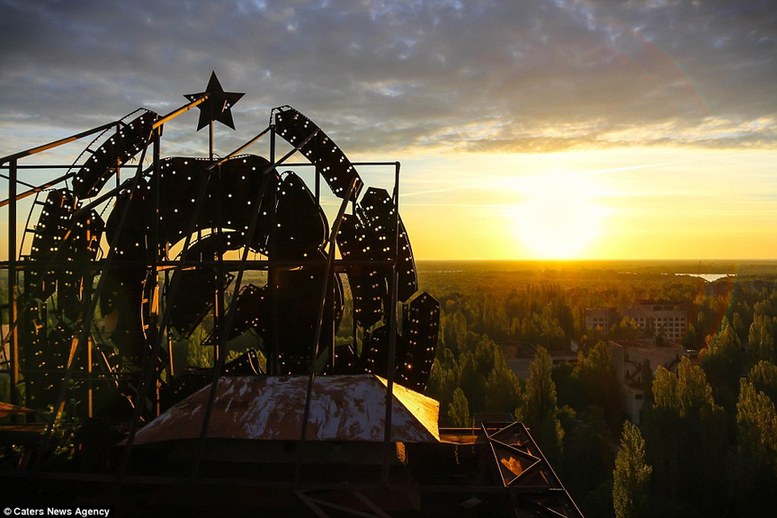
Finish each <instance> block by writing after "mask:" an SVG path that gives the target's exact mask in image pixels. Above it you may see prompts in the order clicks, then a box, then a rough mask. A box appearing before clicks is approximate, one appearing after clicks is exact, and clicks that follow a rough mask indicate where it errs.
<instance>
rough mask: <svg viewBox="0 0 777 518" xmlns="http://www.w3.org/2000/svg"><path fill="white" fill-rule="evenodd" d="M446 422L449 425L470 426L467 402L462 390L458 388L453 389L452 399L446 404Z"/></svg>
mask: <svg viewBox="0 0 777 518" xmlns="http://www.w3.org/2000/svg"><path fill="white" fill-rule="evenodd" d="M448 422H449V423H450V424H451V426H458V427H462V428H464V427H469V426H472V422H471V420H470V417H469V402H468V401H467V396H465V395H464V391H463V390H461V389H460V388H457V389H456V390H454V391H453V401H452V402H451V403H450V404H449V405H448Z"/></svg>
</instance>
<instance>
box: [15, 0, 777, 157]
mask: <svg viewBox="0 0 777 518" xmlns="http://www.w3.org/2000/svg"><path fill="white" fill-rule="evenodd" d="M0 15H2V20H3V22H2V24H3V30H2V31H0V48H1V49H2V51H0V52H2V54H1V56H2V63H0V65H1V66H0V106H1V107H2V108H1V109H0V112H1V113H0V137H2V141H3V143H2V144H0V145H2V147H3V149H2V150H1V151H0V152H3V153H5V152H10V151H12V150H15V149H17V148H18V147H16V146H19V145H20V144H21V142H19V139H18V138H17V135H19V134H21V133H20V132H21V131H25V130H26V129H28V128H41V127H45V128H48V129H51V131H53V132H60V134H62V133H67V132H69V131H71V130H74V129H82V128H84V127H88V126H90V125H95V124H97V123H100V122H103V121H105V120H111V119H115V118H118V117H120V116H121V115H123V114H125V113H127V112H129V111H131V110H133V109H135V108H137V107H138V106H141V105H144V106H147V107H149V108H152V109H158V110H160V111H166V110H167V109H170V108H171V107H174V106H176V105H177V104H180V103H182V102H183V97H182V94H184V93H190V92H192V91H197V90H199V89H201V88H202V87H203V86H204V84H205V82H206V80H207V76H208V74H209V73H210V70H212V69H215V70H216V71H217V73H218V74H219V76H220V78H221V80H222V83H223V84H224V86H225V88H227V89H229V90H236V91H245V92H247V93H248V95H247V96H246V97H245V98H244V100H242V101H241V102H240V103H239V104H238V105H237V106H236V107H235V120H236V123H237V125H238V130H239V131H238V132H237V133H235V134H230V135H229V136H225V137H223V138H224V139H226V141H225V142H224V145H225V146H226V147H230V145H231V144H232V143H237V142H238V141H239V140H240V139H242V138H243V137H244V136H245V135H250V134H252V132H253V129H255V128H259V127H261V126H263V125H265V124H266V121H267V117H268V114H269V109H270V108H271V107H272V106H276V105H280V104H287V103H288V104H292V105H294V106H295V107H297V108H298V109H300V110H301V111H303V112H306V113H307V114H309V115H310V116H311V117H312V118H313V119H314V120H316V121H317V122H319V123H320V124H321V125H322V126H323V127H324V128H325V129H326V130H327V131H328V132H329V133H331V134H332V135H333V137H334V138H335V139H336V140H337V141H338V142H339V143H340V144H341V146H342V147H344V148H345V149H346V150H348V151H349V152H357V153H362V152H373V151H374V152H385V151H390V150H400V149H402V150H407V149H413V148H416V147H418V146H424V147H427V148H430V149H432V148H440V149H449V150H463V151H489V152H491V151H521V152H548V151H557V150H563V149H570V148H580V147H606V146H621V145H635V144H676V145H694V146H697V145H704V146H710V147H736V146H748V147H770V148H773V147H775V144H776V143H777V122H776V121H777V91H775V88H774V85H775V84H777V10H775V9H773V8H771V6H770V3H769V2H762V1H756V0H753V1H743V2H717V1H714V2H713V1H696V2H692V3H691V2H674V1H671V2H670V1H652V0H651V1H633V2H594V1H584V0H556V1H544V0H532V1H527V2H503V1H496V0H493V1H486V0H480V1H472V2H469V1H468V2H458V1H443V0H439V1H422V0H417V1H412V2H400V1H397V2H392V1H378V0H375V1H369V0H365V1H362V2H350V1H334V0H333V1H324V0H322V1H319V2H285V1H280V0H266V1H258V0H255V1H250V0H238V1H233V2H206V3H202V2H170V1H151V0H141V1H136V2H103V1H99V2H98V1H96V0H84V1H79V2H61V1H54V0H51V1H42V0H41V1H29V0H2V1H0ZM192 124H194V123H192Z"/></svg>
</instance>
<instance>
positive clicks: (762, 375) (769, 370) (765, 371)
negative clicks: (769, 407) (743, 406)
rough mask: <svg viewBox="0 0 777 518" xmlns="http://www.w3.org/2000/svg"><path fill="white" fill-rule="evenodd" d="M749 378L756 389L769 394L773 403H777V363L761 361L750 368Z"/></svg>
mask: <svg viewBox="0 0 777 518" xmlns="http://www.w3.org/2000/svg"><path fill="white" fill-rule="evenodd" d="M747 379H748V380H750V382H751V383H752V384H753V386H754V387H755V388H756V390H759V391H761V392H763V393H764V394H766V395H767V396H769V398H770V399H771V400H772V403H774V404H775V405H777V365H775V364H773V363H772V362H768V361H760V362H758V363H756V364H755V365H753V368H752V369H750V373H749V374H748V375H747ZM740 394H741V389H740Z"/></svg>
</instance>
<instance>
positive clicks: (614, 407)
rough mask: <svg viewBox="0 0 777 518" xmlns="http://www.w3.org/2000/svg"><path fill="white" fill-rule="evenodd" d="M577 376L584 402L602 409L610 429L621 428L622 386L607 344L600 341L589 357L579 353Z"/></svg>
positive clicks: (576, 368) (589, 353)
mask: <svg viewBox="0 0 777 518" xmlns="http://www.w3.org/2000/svg"><path fill="white" fill-rule="evenodd" d="M575 375H576V376H577V378H578V379H579V380H580V386H581V389H582V396H583V401H584V402H585V403H586V404H587V405H598V406H600V407H602V408H603V409H604V412H605V414H606V415H607V422H608V423H609V424H610V427H611V428H612V429H613V430H617V429H618V428H620V423H621V420H622V417H621V415H622V412H621V406H620V390H621V386H620V383H618V377H617V375H616V374H615V369H614V368H613V366H612V358H611V356H610V350H609V348H608V347H607V344H606V343H604V342H603V341H599V342H598V343H597V344H596V345H595V346H594V347H593V348H592V349H591V350H590V351H589V352H588V354H587V355H584V354H583V353H582V352H581V353H579V354H578V355H577V366H576V367H575ZM615 433H617V431H616V432H615Z"/></svg>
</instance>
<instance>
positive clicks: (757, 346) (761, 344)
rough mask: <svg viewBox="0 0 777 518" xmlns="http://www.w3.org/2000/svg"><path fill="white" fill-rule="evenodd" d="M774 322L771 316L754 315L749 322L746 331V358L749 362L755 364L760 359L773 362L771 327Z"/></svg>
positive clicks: (773, 347)
mask: <svg viewBox="0 0 777 518" xmlns="http://www.w3.org/2000/svg"><path fill="white" fill-rule="evenodd" d="M773 327H774V322H773V320H772V318H771V317H768V316H764V315H756V316H755V318H754V319H753V323H752V324H750V331H749V333H748V339H747V345H748V358H749V360H750V363H751V364H756V363H758V362H759V361H761V360H766V361H770V362H774V361H776V360H777V356H776V355H775V346H774V334H773V333H772V328H773Z"/></svg>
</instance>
